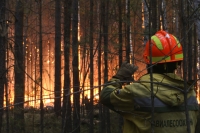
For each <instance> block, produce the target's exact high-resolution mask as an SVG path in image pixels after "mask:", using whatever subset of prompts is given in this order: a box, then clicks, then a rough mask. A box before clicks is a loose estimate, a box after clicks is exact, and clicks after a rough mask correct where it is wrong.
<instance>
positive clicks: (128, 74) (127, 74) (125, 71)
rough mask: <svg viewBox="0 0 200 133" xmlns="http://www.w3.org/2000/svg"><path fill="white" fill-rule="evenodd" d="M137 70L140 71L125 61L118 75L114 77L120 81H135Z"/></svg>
mask: <svg viewBox="0 0 200 133" xmlns="http://www.w3.org/2000/svg"><path fill="white" fill-rule="evenodd" d="M137 69H138V67H137V66H135V65H133V64H130V63H128V62H126V61H125V62H123V63H122V65H121V67H120V68H119V70H118V72H117V74H116V75H115V76H113V77H114V78H117V79H120V80H133V77H132V75H133V73H134V72H135V71H136V70H137Z"/></svg>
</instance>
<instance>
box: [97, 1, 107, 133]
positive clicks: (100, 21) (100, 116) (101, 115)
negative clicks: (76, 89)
mask: <svg viewBox="0 0 200 133" xmlns="http://www.w3.org/2000/svg"><path fill="white" fill-rule="evenodd" d="M102 5H103V4H102V1H100V6H99V8H100V14H99V18H100V19H99V21H98V22H99V38H98V39H99V40H98V85H99V88H98V89H99V97H100V93H101V77H102V72H101V69H102V67H101V66H102V61H101V59H102V58H101V53H102V51H101V49H102V46H101V43H102V25H103V21H102V20H103V16H102V12H103V11H102V9H103V8H102ZM103 108H104V106H102V104H101V103H99V119H100V122H99V133H104V132H105V122H104V118H103Z"/></svg>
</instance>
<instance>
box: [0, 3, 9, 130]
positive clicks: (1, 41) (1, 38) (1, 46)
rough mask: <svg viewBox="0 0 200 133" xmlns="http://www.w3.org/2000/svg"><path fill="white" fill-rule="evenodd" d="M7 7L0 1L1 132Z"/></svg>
mask: <svg viewBox="0 0 200 133" xmlns="http://www.w3.org/2000/svg"><path fill="white" fill-rule="evenodd" d="M5 7H6V1H5V0H1V1H0V9H1V12H0V27H1V30H0V60H1V62H0V97H1V98H0V133H1V129H2V122H3V121H2V120H3V104H4V85H5V84H6V69H5V63H6V36H7V25H6V20H5Z"/></svg>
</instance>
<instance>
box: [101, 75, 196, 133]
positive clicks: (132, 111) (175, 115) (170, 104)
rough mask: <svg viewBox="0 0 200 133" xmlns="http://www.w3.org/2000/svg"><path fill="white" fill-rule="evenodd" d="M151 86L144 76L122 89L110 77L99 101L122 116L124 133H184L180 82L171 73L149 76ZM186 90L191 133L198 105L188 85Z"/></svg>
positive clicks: (182, 97)
mask: <svg viewBox="0 0 200 133" xmlns="http://www.w3.org/2000/svg"><path fill="white" fill-rule="evenodd" d="M152 83H153V84H151V83H150V75H149V74H147V75H144V76H142V77H141V78H140V79H139V80H138V82H135V83H131V84H130V85H125V86H124V87H123V88H122V85H121V83H120V81H119V79H116V78H112V79H111V80H110V81H109V82H108V84H107V85H106V86H105V87H104V88H103V90H102V91H101V94H100V102H101V103H102V104H104V105H105V106H107V107H108V108H110V109H111V110H113V111H115V112H117V113H119V114H121V115H122V116H123V118H124V125H123V132H124V133H150V132H151V131H152V129H153V130H154V132H155V133H187V123H186V113H185V106H184V105H185V104H184V93H183V92H184V81H183V79H181V78H180V77H178V76H177V75H175V74H172V73H168V74H153V82H152ZM151 85H153V94H154V96H155V97H154V102H152V100H151ZM187 89H188V93H187V108H188V110H189V111H188V112H189V124H190V129H191V133H194V132H195V126H196V123H197V113H198V102H197V100H196V93H195V91H194V87H193V86H192V84H188V86H187ZM152 103H153V104H154V108H153V110H154V113H153V114H154V116H153V117H152ZM151 123H152V125H151ZM152 127H153V128H152Z"/></svg>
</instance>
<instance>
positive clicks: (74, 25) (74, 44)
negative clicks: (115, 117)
mask: <svg viewBox="0 0 200 133" xmlns="http://www.w3.org/2000/svg"><path fill="white" fill-rule="evenodd" d="M72 13H73V15H72V56H73V57H72V67H73V93H74V96H73V102H74V103H73V104H74V109H73V130H74V132H77V133H78V132H80V126H79V124H80V93H79V91H80V82H79V68H78V64H79V60H78V0H73V1H72Z"/></svg>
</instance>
